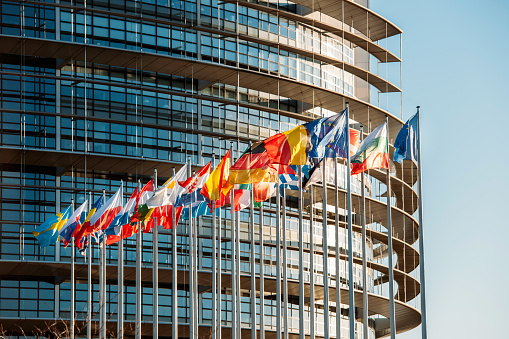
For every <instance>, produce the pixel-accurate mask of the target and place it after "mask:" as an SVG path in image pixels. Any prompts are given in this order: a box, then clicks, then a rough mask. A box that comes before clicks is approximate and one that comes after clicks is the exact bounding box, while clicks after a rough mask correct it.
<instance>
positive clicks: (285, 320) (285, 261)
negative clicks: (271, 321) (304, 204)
mask: <svg viewBox="0 0 509 339" xmlns="http://www.w3.org/2000/svg"><path fill="white" fill-rule="evenodd" d="M298 180H299V181H301V176H299V179H298ZM299 188H302V185H301V184H300V186H299ZM282 208H283V215H282V218H281V224H282V230H283V339H288V271H287V270H288V257H287V240H286V239H287V238H286V191H285V190H284V189H283V206H282Z"/></svg>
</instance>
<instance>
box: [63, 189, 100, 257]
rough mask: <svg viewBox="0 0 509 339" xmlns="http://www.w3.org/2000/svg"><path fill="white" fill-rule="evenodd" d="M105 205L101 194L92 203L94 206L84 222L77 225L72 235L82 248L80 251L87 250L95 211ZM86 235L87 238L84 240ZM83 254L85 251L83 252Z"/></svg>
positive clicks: (77, 245)
mask: <svg viewBox="0 0 509 339" xmlns="http://www.w3.org/2000/svg"><path fill="white" fill-rule="evenodd" d="M103 205H104V196H102V195H101V196H100V197H99V199H97V200H96V201H95V202H94V205H92V208H91V209H90V211H89V212H88V215H87V217H86V218H85V220H83V222H82V223H81V224H80V225H78V227H76V229H75V230H74V232H73V234H72V236H71V237H74V243H75V244H76V247H78V249H80V252H83V251H84V250H85V245H86V235H88V234H90V232H89V230H90V218H91V217H92V216H93V215H94V213H95V212H96V211H97V210H98V209H99V208H101V207H102V206H103ZM84 236H85V240H83V238H84ZM82 254H83V253H82Z"/></svg>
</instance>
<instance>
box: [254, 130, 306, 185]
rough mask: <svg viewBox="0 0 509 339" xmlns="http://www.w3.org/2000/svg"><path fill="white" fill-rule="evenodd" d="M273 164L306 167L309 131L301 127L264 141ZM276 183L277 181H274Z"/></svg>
mask: <svg viewBox="0 0 509 339" xmlns="http://www.w3.org/2000/svg"><path fill="white" fill-rule="evenodd" d="M263 144H264V145H265V149H266V150H267V155H268V157H269V159H270V162H271V163H274V164H281V165H304V164H305V163H306V158H307V157H306V146H307V144H308V131H307V129H306V127H304V125H299V126H297V127H295V128H293V129H291V130H289V131H286V132H283V133H278V134H276V135H273V136H271V137H270V138H268V139H266V140H264V141H263ZM272 181H273V182H275V180H272Z"/></svg>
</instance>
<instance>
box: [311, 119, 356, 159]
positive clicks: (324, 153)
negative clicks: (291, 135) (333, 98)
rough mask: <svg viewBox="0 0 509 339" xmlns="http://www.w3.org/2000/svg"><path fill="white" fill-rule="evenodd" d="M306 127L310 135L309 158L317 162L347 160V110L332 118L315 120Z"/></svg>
mask: <svg viewBox="0 0 509 339" xmlns="http://www.w3.org/2000/svg"><path fill="white" fill-rule="evenodd" d="M304 127H306V129H307V130H308V133H309V143H310V150H309V153H308V157H309V158H311V159H313V160H314V161H315V162H319V161H320V160H321V159H323V158H335V157H340V158H346V154H347V152H348V151H347V144H346V139H347V135H346V133H347V131H348V126H346V110H344V111H342V112H340V113H338V114H336V115H333V116H331V117H327V118H321V119H316V120H313V121H311V122H309V123H307V124H305V125H304Z"/></svg>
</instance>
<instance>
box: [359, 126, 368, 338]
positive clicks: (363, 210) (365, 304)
mask: <svg viewBox="0 0 509 339" xmlns="http://www.w3.org/2000/svg"><path fill="white" fill-rule="evenodd" d="M363 139H364V135H363V127H362V126H361V131H360V142H362V140H363ZM361 199H362V203H361V213H362V217H361V218H362V221H361V222H362V318H363V323H364V324H363V329H364V331H363V332H364V339H368V330H369V329H368V259H367V257H366V256H367V254H368V252H367V251H366V240H367V238H366V197H365V188H364V173H361Z"/></svg>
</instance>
